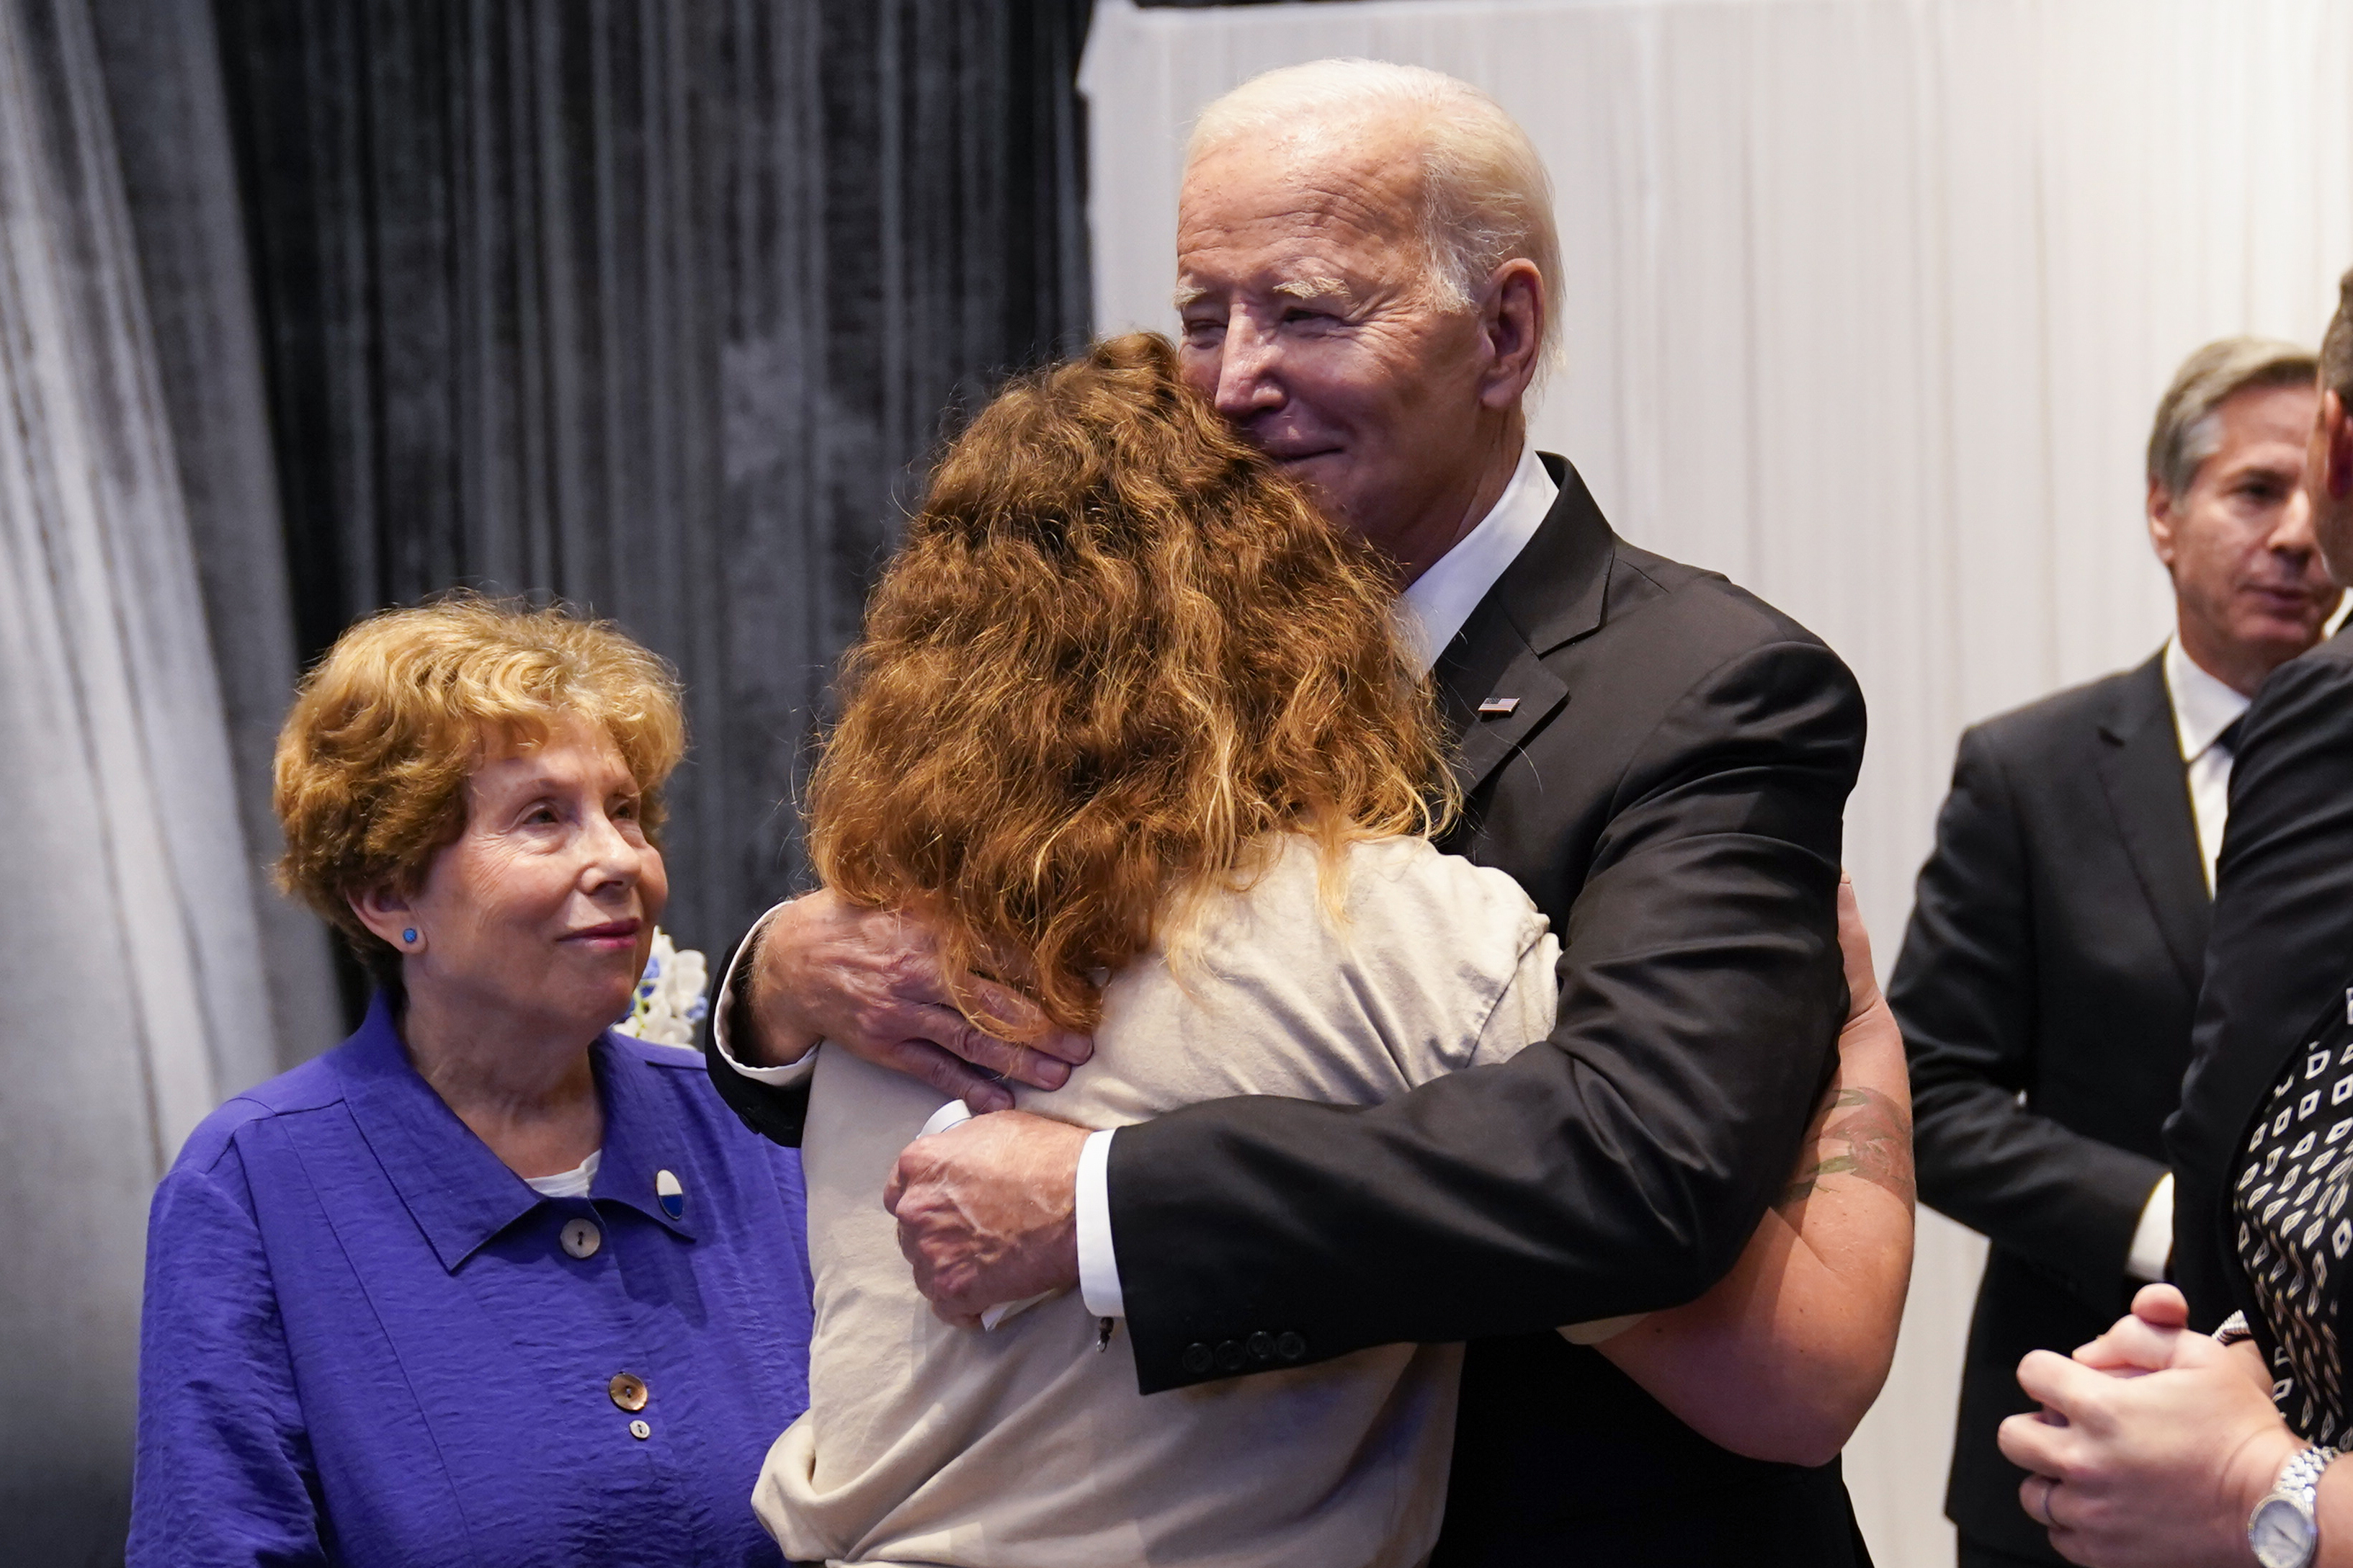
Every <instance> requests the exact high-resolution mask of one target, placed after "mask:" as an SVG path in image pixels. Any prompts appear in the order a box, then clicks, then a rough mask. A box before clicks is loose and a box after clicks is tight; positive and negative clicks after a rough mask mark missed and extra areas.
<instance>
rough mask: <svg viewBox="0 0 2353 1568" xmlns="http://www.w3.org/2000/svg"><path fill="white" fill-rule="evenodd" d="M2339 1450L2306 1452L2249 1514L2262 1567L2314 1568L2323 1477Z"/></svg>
mask: <svg viewBox="0 0 2353 1568" xmlns="http://www.w3.org/2000/svg"><path fill="white" fill-rule="evenodd" d="M2335 1458H2337V1450H2336V1449H2334V1448H2306V1449H2305V1450H2304V1451H2303V1452H2301V1453H2299V1454H2296V1455H2295V1456H2294V1457H2293V1458H2290V1459H2289V1460H2288V1461H2287V1463H2285V1464H2284V1465H2282V1466H2281V1467H2280V1473H2279V1479H2278V1481H2277V1482H2275V1483H2274V1485H2273V1487H2272V1489H2271V1490H2270V1492H2268V1493H2267V1494H2265V1495H2264V1497H2263V1500H2262V1501H2260V1502H2258V1503H2256V1504H2255V1510H2254V1511H2253V1513H2251V1514H2249V1515H2248V1516H2247V1547H2248V1550H2249V1551H2251V1552H2253V1554H2254V1559H2255V1563H2256V1564H2257V1568H2312V1563H2313V1561H2314V1559H2316V1558H2317V1557H2318V1556H2319V1555H2320V1513H2319V1505H2320V1477H2321V1472H2323V1471H2324V1470H2326V1469H2327V1468H2328V1467H2329V1464H2330V1463H2331V1462H2332V1461H2333V1460H2334V1459H2335Z"/></svg>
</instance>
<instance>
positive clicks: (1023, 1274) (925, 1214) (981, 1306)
mask: <svg viewBox="0 0 2353 1568" xmlns="http://www.w3.org/2000/svg"><path fill="white" fill-rule="evenodd" d="M964 989H965V994H967V995H968V996H971V997H973V998H974V999H975V1000H977V1001H979V1002H980V1003H981V1004H982V1005H985V1006H986V1007H987V1010H988V1011H989V1012H990V1013H992V1014H994V1015H995V1016H997V1017H1000V1018H1007V1019H1011V1020H1015V1021H1017V1022H1026V1023H1031V1024H1035V1025H1037V1026H1039V1027H1038V1030H1037V1033H1036V1034H1035V1036H1034V1037H1033V1038H1032V1039H1031V1041H1030V1042H1029V1043H1028V1044H1016V1043H1014V1042H1011V1041H1008V1040H1003V1039H999V1038H997V1037H995V1036H992V1035H990V1034H987V1032H985V1031H983V1030H981V1029H979V1028H977V1027H976V1026H974V1025H973V1024H972V1022H971V1021H970V1020H969V1019H967V1018H966V1017H965V1015H964V1014H963V1013H962V1012H961V1011H959V1010H958V1009H957V1007H956V1005H955V996H954V994H953V992H952V989H951V987H950V986H949V985H948V984H947V979H946V977H945V976H944V974H943V973H941V970H940V965H939V961H938V944H937V942H935V940H934V936H933V933H932V931H931V928H930V927H929V926H927V925H926V924H924V922H923V921H922V920H921V919H919V918H917V917H915V916H913V915H908V914H902V913H900V912H897V911H894V910H870V909H861V908H860V907H858V906H856V905H854V904H851V903H849V902H848V901H847V900H842V899H840V898H839V897H837V896H835V895H834V894H832V893H829V892H817V893H811V894H809V895H808V896H807V897H806V898H801V899H796V900H793V901H792V902H791V903H789V904H786V905H785V906H784V907H783V908H781V909H779V910H777V911H776V913H775V914H774V915H772V916H770V917H769V920H768V921H767V923H766V925H765V927H764V928H763V930H762V931H761V935H760V945H759V947H758V949H757V951H756V952H755V954H754V959H753V963H752V974H751V993H750V996H749V999H748V1001H749V1008H750V1014H751V1021H752V1024H753V1027H754V1035H755V1037H756V1040H755V1041H754V1042H746V1047H747V1048H746V1049H745V1050H744V1052H743V1053H741V1054H742V1056H743V1057H744V1059H746V1060H765V1061H779V1060H793V1059H796V1058H799V1057H800V1056H802V1055H804V1054H806V1053H807V1051H808V1050H809V1049H810V1048H811V1047H814V1046H815V1045H816V1044H817V1042H818V1041H819V1040H824V1041H825V1042H827V1046H826V1048H827V1049H828V1050H832V1049H837V1048H839V1049H842V1050H846V1051H848V1052H849V1053H850V1054H851V1055H852V1056H855V1057H858V1058H860V1059H862V1060H865V1061H869V1062H871V1063H873V1064H874V1065H875V1066H877V1067H881V1068H889V1069H890V1070H891V1071H892V1072H897V1073H903V1074H905V1075H906V1076H907V1077H909V1078H913V1079H918V1080H920V1081H921V1082H923V1083H927V1084H929V1085H931V1086H932V1087H933V1088H934V1089H938V1090H939V1091H940V1092H941V1093H942V1094H943V1095H947V1096H951V1097H954V1098H957V1099H961V1100H963V1101H964V1102H965V1104H966V1105H968V1106H970V1107H971V1108H972V1110H974V1111H975V1112H976V1113H978V1112H983V1111H997V1112H1000V1113H1001V1114H997V1115H980V1114H976V1115H975V1116H974V1118H973V1120H972V1121H966V1122H965V1123H963V1124H962V1125H960V1126H956V1127H952V1128H950V1129H949V1130H948V1131H945V1132H941V1133H937V1134H934V1136H932V1137H929V1138H919V1139H917V1140H916V1141H915V1142H913V1143H911V1144H909V1145H908V1147H907V1150H906V1152H904V1153H902V1154H901V1155H900V1157H899V1163H898V1165H897V1167H896V1169H894V1170H893V1171H892V1174H891V1181H890V1184H889V1186H888V1188H887V1189H886V1190H885V1192H884V1193H883V1196H882V1202H883V1206H884V1207H886V1208H887V1209H889V1210H890V1211H891V1214H892V1216H893V1217H895V1218H896V1219H897V1220H898V1222H899V1250H900V1251H901V1252H902V1253H904V1254H905V1255H906V1258H907V1261H908V1262H909V1264H911V1265H912V1266H913V1268H914V1271H915V1283H916V1285H917V1287H918V1288H920V1289H922V1290H923V1294H924V1295H925V1296H926V1297H928V1298H929V1299H930V1300H931V1302H932V1308H933V1310H934V1311H936V1312H937V1313H939V1315H940V1316H941V1317H943V1318H945V1319H947V1320H948V1321H951V1322H958V1323H965V1324H972V1323H977V1322H978V1321H979V1315H980V1313H982V1312H983V1311H985V1310H987V1309H988V1308H990V1307H993V1306H996V1305H997V1303H999V1302H1002V1301H1018V1300H1023V1299H1025V1298H1027V1297H1029V1296H1035V1295H1038V1294H1040V1293H1041V1292H1045V1291H1049V1290H1060V1289H1070V1288H1071V1287H1072V1286H1074V1285H1076V1284H1077V1283H1078V1279H1079V1254H1078V1239H1077V1235H1078V1233H1077V1221H1076V1215H1075V1206H1076V1198H1077V1191H1078V1170H1079V1150H1080V1147H1081V1146H1082V1144H1083V1143H1084V1142H1085V1141H1086V1131H1085V1130H1084V1129H1083V1128H1078V1127H1073V1126H1071V1125H1070V1124H1069V1123H1067V1122H1061V1121H1052V1120H1050V1119H1049V1118H1046V1117H1042V1116H1031V1115H1028V1114H1026V1113H1023V1112H1021V1111H1017V1110H1013V1109H1012V1105H1013V1096H1012V1093H1011V1092H1010V1091H1009V1090H1008V1089H1007V1088H1006V1084H1007V1082H1008V1080H1011V1081H1016V1082H1019V1083H1025V1084H1028V1085H1030V1086H1031V1087H1033V1088H1036V1089H1060V1087H1061V1086H1062V1085H1063V1084H1064V1083H1066V1082H1068V1081H1069V1079H1070V1076H1071V1068H1072V1067H1075V1066H1077V1065H1079V1064H1081V1063H1082V1062H1084V1061H1086V1060H1087V1058H1089V1057H1091V1056H1092V1054H1093V1052H1094V1042H1093V1041H1092V1040H1090V1039H1088V1038H1087V1037H1084V1036H1082V1035H1072V1034H1070V1033H1068V1032H1066V1031H1062V1030H1057V1029H1051V1028H1048V1027H1045V1026H1044V1025H1045V1020H1044V1019H1043V1018H1042V1017H1040V1016H1039V1014H1038V1011H1037V1008H1036V1005H1034V1004H1033V1003H1031V1002H1030V1001H1029V998H1027V997H1025V996H1022V995H1021V994H1018V993H1017V992H1014V991H1011V990H1008V989H1007V988H1005V987H1003V986H998V985H994V984H990V983H989V982H987V981H984V980H978V979H972V978H967V979H966V981H965V986H964ZM1023 1032H1024V1033H1028V1032H1029V1031H1026V1030H1025V1031H1023Z"/></svg>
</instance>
